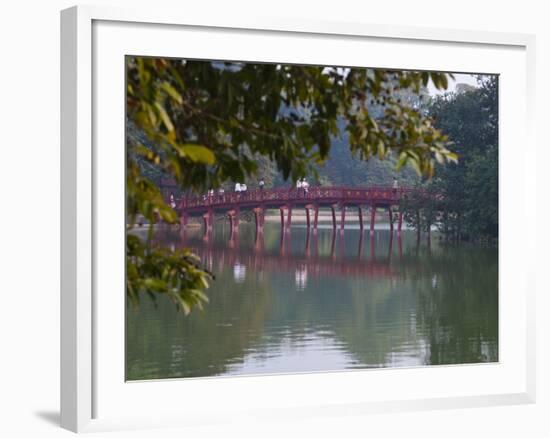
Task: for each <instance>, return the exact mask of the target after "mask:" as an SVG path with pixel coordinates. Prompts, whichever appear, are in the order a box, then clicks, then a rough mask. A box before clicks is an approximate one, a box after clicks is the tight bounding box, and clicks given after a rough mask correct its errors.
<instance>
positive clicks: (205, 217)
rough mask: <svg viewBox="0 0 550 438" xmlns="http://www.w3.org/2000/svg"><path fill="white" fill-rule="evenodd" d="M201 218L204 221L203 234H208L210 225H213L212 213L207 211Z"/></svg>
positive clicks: (210, 228) (210, 229)
mask: <svg viewBox="0 0 550 438" xmlns="http://www.w3.org/2000/svg"><path fill="white" fill-rule="evenodd" d="M202 218H203V220H204V234H206V233H210V232H211V231H212V225H213V224H214V212H213V211H212V210H208V211H207V212H206V213H204V214H203V215H202Z"/></svg>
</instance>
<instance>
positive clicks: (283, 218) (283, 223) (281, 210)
mask: <svg viewBox="0 0 550 438" xmlns="http://www.w3.org/2000/svg"><path fill="white" fill-rule="evenodd" d="M279 211H280V212H281V230H284V228H285V208H284V207H279Z"/></svg>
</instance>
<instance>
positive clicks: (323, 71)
mask: <svg viewBox="0 0 550 438" xmlns="http://www.w3.org/2000/svg"><path fill="white" fill-rule="evenodd" d="M447 77H448V75H446V74H444V73H438V72H418V71H391V70H382V69H365V68H339V67H320V66H298V65H284V64H258V63H254V64H253V63H240V62H211V61H186V60H180V59H157V58H144V57H128V58H127V93H126V103H127V116H128V118H129V120H130V121H132V122H133V123H134V124H135V125H136V126H137V127H138V128H139V129H141V130H142V131H143V132H144V133H145V134H146V136H147V137H148V139H149V140H150V142H151V143H152V144H154V145H155V147H154V148H151V147H146V146H145V145H144V144H141V143H139V142H138V143H137V144H135V143H134V142H127V151H128V152H127V166H128V171H127V182H126V184H127V215H128V224H129V228H131V227H132V225H131V224H134V223H135V219H136V217H137V216H138V215H143V216H144V217H145V218H146V219H147V221H148V223H149V224H152V223H153V222H154V221H155V220H156V219H162V220H163V221H165V222H168V223H174V222H175V221H176V220H177V214H176V212H175V211H174V210H173V209H172V208H170V206H168V205H167V204H166V202H165V201H164V199H163V197H162V194H161V193H160V190H159V189H158V187H157V186H156V185H155V184H154V183H153V182H152V181H151V180H150V179H149V178H147V177H145V176H144V175H143V174H142V172H141V168H140V166H139V165H138V164H137V159H136V157H139V158H140V159H142V160H143V159H144V160H146V161H148V162H149V163H152V164H153V165H154V166H157V167H158V168H159V169H161V171H162V172H164V173H165V174H166V175H169V176H170V177H171V178H173V179H174V180H175V181H176V182H177V184H178V185H179V186H180V188H181V189H182V190H183V191H195V192H201V191H204V190H206V189H210V188H216V187H218V186H220V185H221V184H223V183H224V182H227V181H246V180H247V179H249V178H250V177H252V176H254V175H255V173H256V172H257V171H258V165H257V162H258V161H259V160H260V159H261V158H264V159H265V158H267V159H268V160H269V161H271V162H273V163H275V164H276V167H277V169H278V171H279V172H280V173H281V174H282V176H283V178H284V179H292V180H296V179H298V178H301V177H305V176H306V175H309V176H311V175H313V176H315V175H316V173H317V170H316V169H317V168H318V167H319V166H322V164H323V163H324V162H325V161H326V160H327V158H328V157H329V154H330V147H331V137H333V136H336V135H338V121H339V120H344V121H345V126H346V134H347V138H348V142H349V147H350V150H351V152H352V153H353V155H354V156H356V157H358V158H360V159H363V160H368V159H369V158H371V157H373V156H378V157H380V158H384V157H386V156H387V155H388V154H392V155H393V156H395V157H396V167H397V169H400V168H401V167H403V166H404V165H406V164H409V165H411V166H412V167H413V168H414V169H416V171H417V172H418V174H420V175H424V176H427V177H431V176H432V175H433V172H434V168H435V165H436V162H439V163H446V162H448V161H453V162H454V161H456V155H455V154H454V153H453V152H451V151H450V150H449V149H448V146H449V141H448V138H447V136H446V135H444V134H442V133H441V131H439V130H438V129H436V128H434V126H433V122H432V121H431V120H430V119H429V118H428V117H426V116H425V115H424V114H423V113H422V112H421V111H419V110H418V109H417V108H414V107H412V106H410V105H408V104H407V103H406V102H403V101H402V100H401V99H400V97H399V96H400V93H399V91H400V90H409V91H412V92H413V93H419V92H420V90H421V89H422V87H426V86H427V85H428V82H429V81H432V82H433V84H434V85H435V87H436V88H438V89H445V88H446V87H447ZM373 105H376V106H377V107H378V108H380V107H381V108H383V115H382V116H378V117H375V115H373V114H371V110H370V109H369V108H372V106H373ZM151 242H152V225H150V230H149V234H148V238H147V240H146V241H142V240H140V239H138V238H137V237H133V235H132V234H129V235H128V239H127V248H126V251H127V254H126V255H127V294H128V296H129V297H130V299H131V300H132V301H134V302H137V301H138V300H139V296H140V294H142V293H149V294H153V295H154V294H166V295H168V296H170V297H171V298H172V299H173V300H174V302H175V303H176V304H177V305H178V306H179V307H180V308H181V309H183V310H184V311H185V312H189V311H190V310H191V308H192V307H193V306H196V305H200V304H201V303H202V302H204V301H206V300H207V297H206V295H204V293H203V292H202V291H203V290H204V289H205V288H206V287H207V285H208V282H209V280H211V279H212V274H211V273H209V272H207V271H206V270H204V269H202V268H200V266H199V264H198V260H197V259H196V257H194V256H193V255H192V254H191V253H189V251H185V250H174V251H169V250H166V249H162V248H158V247H155V246H154V245H152V244H151Z"/></svg>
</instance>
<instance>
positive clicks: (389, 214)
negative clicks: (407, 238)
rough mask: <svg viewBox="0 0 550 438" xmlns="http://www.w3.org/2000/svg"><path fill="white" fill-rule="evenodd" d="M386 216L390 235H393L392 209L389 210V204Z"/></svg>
mask: <svg viewBox="0 0 550 438" xmlns="http://www.w3.org/2000/svg"><path fill="white" fill-rule="evenodd" d="M388 216H389V219H390V231H391V232H392V235H393V211H392V210H391V206H390V207H388Z"/></svg>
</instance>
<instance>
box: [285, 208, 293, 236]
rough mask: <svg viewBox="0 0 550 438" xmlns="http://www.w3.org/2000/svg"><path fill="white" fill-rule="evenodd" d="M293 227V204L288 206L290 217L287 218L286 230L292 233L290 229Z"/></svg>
mask: <svg viewBox="0 0 550 438" xmlns="http://www.w3.org/2000/svg"><path fill="white" fill-rule="evenodd" d="M291 225H292V204H289V205H288V215H287V217H286V228H287V230H288V231H290V227H291Z"/></svg>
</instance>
